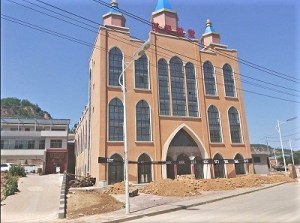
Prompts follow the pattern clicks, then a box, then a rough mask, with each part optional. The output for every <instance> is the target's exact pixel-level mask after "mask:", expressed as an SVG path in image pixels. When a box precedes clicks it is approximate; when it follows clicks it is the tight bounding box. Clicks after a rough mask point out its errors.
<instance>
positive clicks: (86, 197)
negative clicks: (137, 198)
mask: <svg viewBox="0 0 300 223" xmlns="http://www.w3.org/2000/svg"><path fill="white" fill-rule="evenodd" d="M67 197H68V204H67V218H69V219H73V218H78V217H81V216H87V215H94V214H102V213H106V212H111V211H116V210H119V209H121V208H123V207H124V204H123V203H121V202H119V201H117V200H116V199H115V198H113V197H112V196H110V195H108V194H103V193H102V192H101V191H100V190H84V191H69V194H68V195H67Z"/></svg>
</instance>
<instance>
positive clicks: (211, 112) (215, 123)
mask: <svg viewBox="0 0 300 223" xmlns="http://www.w3.org/2000/svg"><path fill="white" fill-rule="evenodd" d="M207 113H208V114H207V116H208V124H209V134H210V142H213V143H220V142H222V135H221V124H220V115H219V111H218V109H217V108H216V107H215V106H213V105H211V106H210V107H209V108H208V111H207Z"/></svg>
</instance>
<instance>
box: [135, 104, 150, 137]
mask: <svg viewBox="0 0 300 223" xmlns="http://www.w3.org/2000/svg"><path fill="white" fill-rule="evenodd" d="M136 140H137V141H151V129H150V109H149V105H148V103H147V102H146V101H144V100H141V101H139V103H137V105H136Z"/></svg>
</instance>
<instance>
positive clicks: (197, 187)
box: [140, 174, 295, 197]
mask: <svg viewBox="0 0 300 223" xmlns="http://www.w3.org/2000/svg"><path fill="white" fill-rule="evenodd" d="M294 181H295V180H294V179H292V178H290V177H287V176H283V175H274V176H259V175H251V174H250V175H247V176H243V177H236V178H229V179H226V178H219V179H201V180H196V179H192V178H178V179H175V180H171V179H165V180H159V181H155V182H151V183H149V184H148V185H146V186H145V187H144V188H143V189H141V190H140V192H141V193H146V194H154V195H159V196H179V197H186V196H195V195H199V194H201V191H219V190H234V189H236V188H246V187H260V186H262V185H263V184H273V183H280V182H294Z"/></svg>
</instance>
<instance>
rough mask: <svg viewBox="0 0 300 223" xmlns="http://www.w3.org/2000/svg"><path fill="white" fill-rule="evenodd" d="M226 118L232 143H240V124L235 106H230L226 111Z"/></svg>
mask: <svg viewBox="0 0 300 223" xmlns="http://www.w3.org/2000/svg"><path fill="white" fill-rule="evenodd" d="M228 118H229V124H230V135H231V142H232V143H241V142H242V137H241V125H240V117H239V113H238V111H237V110H236V108H235V107H231V108H230V109H229V111H228Z"/></svg>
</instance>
